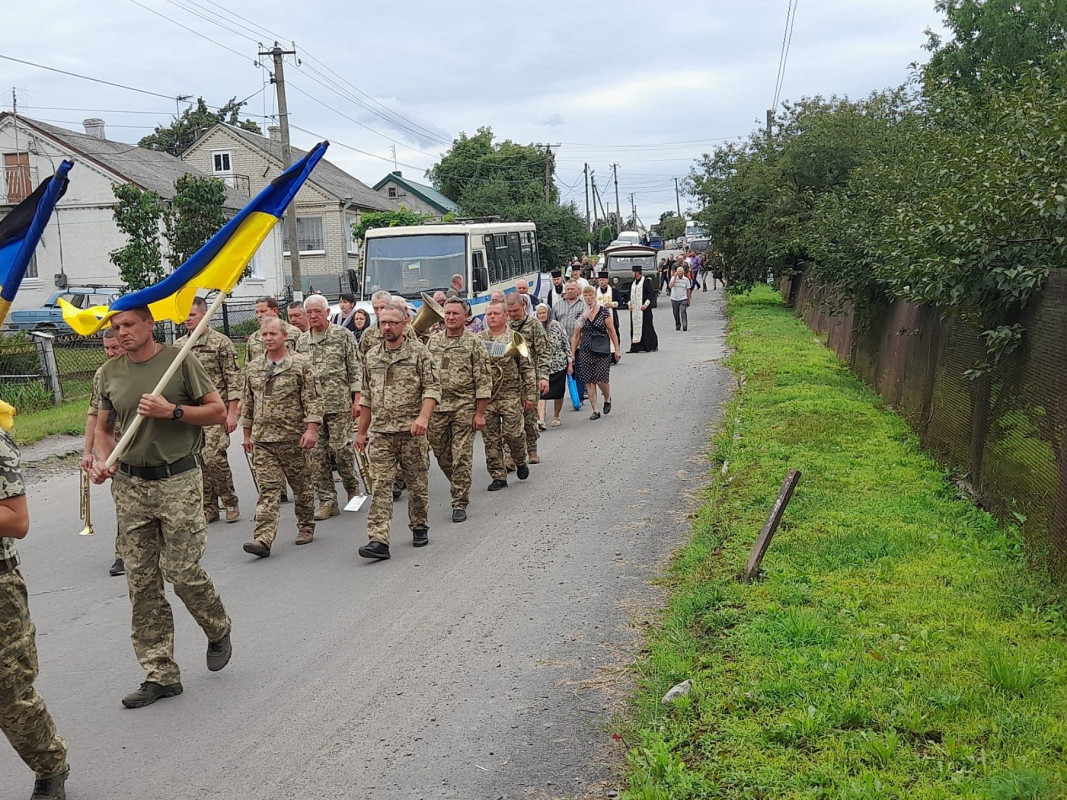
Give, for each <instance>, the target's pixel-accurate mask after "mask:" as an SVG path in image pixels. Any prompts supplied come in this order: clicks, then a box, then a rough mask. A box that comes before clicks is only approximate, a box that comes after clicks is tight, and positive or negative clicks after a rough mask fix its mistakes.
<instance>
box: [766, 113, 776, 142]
mask: <svg viewBox="0 0 1067 800" xmlns="http://www.w3.org/2000/svg"><path fill="white" fill-rule="evenodd" d="M773 138H774V109H773V108H768V109H767V144H770V143H771V140H772V139H773Z"/></svg>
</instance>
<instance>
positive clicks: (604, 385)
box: [568, 286, 622, 419]
mask: <svg viewBox="0 0 1067 800" xmlns="http://www.w3.org/2000/svg"><path fill="white" fill-rule="evenodd" d="M582 300H584V301H585V311H584V312H583V313H582V318H581V319H580V320H578V324H577V325H575V327H574V339H573V341H572V342H571V365H570V366H569V367H568V370H570V371H571V372H572V373H573V371H574V362H575V360H576V359H577V361H578V373H577V374H576V375H575V376H574V379H575V380H576V381H578V382H580V383H584V384H585V389H586V392H587V393H588V395H589V405H590V406H591V407H592V409H593V413H592V415H591V416H590V417H589V419H600V412H599V411H598V410H597V407H596V403H597V389H599V390H600V392H601V393H602V394H603V395H604V413H605V414H610V413H611V384H610V382H609V381H610V379H611V365H612V363H617V362H619V361H621V360H622V350H621V349H620V348H619V335H618V334H617V333H616V332H615V324H614V323H613V322H612V321H611V314H609V313H608V310H607V309H606V308H605V307H603V306H600V305H597V302H596V289H594V288H593V287H592V286H586V287H585V288H584V289H582ZM606 342H610V349H609V347H608V346H607V345H606V344H605V343H606ZM579 350H580V351H581V358H580V359H579V358H578V353H579Z"/></svg>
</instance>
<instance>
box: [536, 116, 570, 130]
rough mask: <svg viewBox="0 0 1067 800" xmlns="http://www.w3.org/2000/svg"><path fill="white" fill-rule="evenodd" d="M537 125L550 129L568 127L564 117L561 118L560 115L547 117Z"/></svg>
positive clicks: (538, 121)
mask: <svg viewBox="0 0 1067 800" xmlns="http://www.w3.org/2000/svg"><path fill="white" fill-rule="evenodd" d="M537 124H538V125H544V126H546V127H549V128H558V127H559V126H560V125H566V124H567V123H566V122H564V120H563V117H561V116H560V115H559V114H552V115H551V116H548V117H545V118H544V119H539V120H537Z"/></svg>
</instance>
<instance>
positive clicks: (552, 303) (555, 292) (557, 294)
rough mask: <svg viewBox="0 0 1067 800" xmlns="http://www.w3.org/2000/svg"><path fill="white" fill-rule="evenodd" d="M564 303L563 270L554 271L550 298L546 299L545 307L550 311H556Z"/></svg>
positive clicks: (549, 292)
mask: <svg viewBox="0 0 1067 800" xmlns="http://www.w3.org/2000/svg"><path fill="white" fill-rule="evenodd" d="M562 302H563V270H559V269H554V270H552V285H551V286H549V287H548V297H546V298H545V305H547V306H548V307H549V309H554V308H556V306H558V305H559V304H560V303H562Z"/></svg>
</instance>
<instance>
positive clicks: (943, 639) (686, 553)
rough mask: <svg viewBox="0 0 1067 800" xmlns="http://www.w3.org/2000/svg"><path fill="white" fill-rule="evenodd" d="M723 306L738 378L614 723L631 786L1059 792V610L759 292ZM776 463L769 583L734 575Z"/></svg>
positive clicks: (1003, 541)
mask: <svg viewBox="0 0 1067 800" xmlns="http://www.w3.org/2000/svg"><path fill="white" fill-rule="evenodd" d="M729 312H730V316H731V329H732V332H731V334H730V344H731V347H732V348H733V355H732V356H731V357H730V359H729V365H730V366H731V368H732V369H733V370H735V371H736V372H737V373H739V374H741V375H743V376H744V377H745V379H746V382H745V384H744V386H743V387H742V389H741V390H740V391H739V392H738V394H737V396H736V397H735V398H734V399H733V400H731V401H730V402H729V403H728V404H727V406H726V409H725V417H724V425H723V428H722V430H721V431H720V432H719V433H718V435H717V437H716V439H715V442H714V446H715V451H714V452H715V455H714V458H713V461H714V464H715V468H714V470H713V473H712V474H713V475H714V483H713V485H712V486H711V487H710V488H709V490H708V495H707V497H706V502H705V504H704V506H703V507H702V508H701V510H700V511H699V513H698V514H697V516H696V518H695V521H694V525H693V537H692V540H691V542H690V543H689V544H688V545H687V546H686V547H685V548H684V549H683V550H681V551H680V552H679V553H678V554H677V555H676V557H675V558H674V560H673V561H672V564H671V568H670V571H669V576H668V578H667V580H668V582H669V584H670V586H671V589H672V599H671V601H670V603H669V606H668V608H667V609H666V610H665V611H664V612H663V614H664V617H663V620H662V625H661V626H659V627H658V628H657V631H656V632H655V633H654V634H653V635H652V637H651V640H650V642H649V651H648V653H647V655H646V656H645V657H644V658H643V660H642V662H641V663H640V666H639V668H638V669H639V675H638V679H639V687H640V688H639V691H638V697H637V699H636V701H635V716H634V717H633V718H631V719H630V720H629V721H628V723H624V727H622V728H621V729H620V732H621V735H622V736H623V738H624V739H625V740H626V741H627V743H628V744H629V745H630V752H629V772H628V785H629V790H628V791H627V792H626V794H625V796H626V797H627V798H630V800H660V799H661V798H662V800H684V799H685V798H717V797H738V798H793V797H805V798H813V797H814V798H817V797H834V798H871V800H874V799H875V798H877V799H878V800H885V798H909V799H910V798H948V797H965V798H972V797H973V798H991V799H992V798H996V799H998V800H1007V799H1008V798H1020V799H1021V798H1042V799H1044V798H1049V799H1050V800H1051V798H1063V797H1067V767H1065V765H1067V760H1065V755H1064V754H1065V747H1067V647H1065V644H1067V621H1065V615H1064V608H1063V605H1062V598H1061V595H1060V594H1059V593H1058V592H1057V590H1056V589H1055V588H1054V587H1053V585H1052V584H1051V583H1050V582H1049V581H1048V580H1046V579H1045V578H1044V577H1043V576H1041V575H1038V574H1035V573H1034V572H1032V571H1030V570H1028V569H1027V567H1026V564H1025V561H1024V559H1023V557H1022V555H1021V543H1020V539H1019V536H1018V532H1017V531H1016V530H1014V529H1011V528H1006V527H1004V526H1002V525H1000V524H999V523H997V522H996V521H995V520H994V519H993V518H992V517H990V516H989V515H987V514H985V513H984V512H981V511H979V510H977V509H976V508H974V507H973V506H972V505H971V504H970V503H967V502H963V501H960V500H958V499H957V492H956V490H955V488H954V487H953V486H952V485H951V483H950V482H949V481H948V480H947V477H946V474H945V473H944V471H943V470H941V469H940V468H939V467H938V466H937V465H936V464H935V463H934V462H933V461H932V460H931V459H930V458H928V457H927V456H926V455H924V454H923V453H922V451H921V449H920V446H919V443H918V440H917V439H916V437H915V436H914V435H913V434H912V433H911V431H910V430H909V429H908V427H907V425H906V424H905V423H904V421H903V420H901V419H900V418H899V417H897V416H896V415H894V414H892V413H890V412H888V411H886V410H885V409H884V408H883V407H882V405H881V403H880V401H879V398H878V397H877V395H875V394H874V393H873V392H872V391H871V390H869V389H868V388H867V387H865V386H864V385H863V384H861V382H860V381H859V380H858V379H856V378H855V377H854V376H853V375H852V373H850V372H849V370H848V369H847V368H846V367H845V366H844V365H843V364H841V363H840V362H839V361H837V360H836V358H835V357H834V356H833V354H832V353H831V352H830V351H829V350H827V349H826V348H824V347H822V346H821V345H820V344H819V343H818V342H817V341H816V340H815V339H814V337H813V336H812V334H811V332H810V331H809V330H808V329H807V328H806V327H805V326H804V325H803V323H802V322H800V321H799V320H797V319H795V318H794V317H793V315H792V313H791V312H790V311H789V310H787V309H786V308H784V307H783V306H782V304H781V301H780V300H779V299H778V298H777V296H776V295H774V294H773V293H772V292H771V291H770V290H757V291H756V292H754V293H753V294H751V295H749V296H740V297H733V298H731V300H730V303H729ZM724 461H728V470H727V471H726V473H725V476H723V475H722V474H721V469H720V467H721V466H722V464H723V462H724ZM791 467H795V468H797V469H800V470H802V471H803V473H804V475H803V479H802V481H801V484H800V486H799V488H798V490H797V492H796V494H795V496H794V498H793V501H792V503H791V504H790V506H789V508H788V511H787V512H786V515H785V520H784V522H783V524H782V527H781V529H780V530H779V532H778V534H777V537H776V538H775V540H774V543H773V544H772V546H771V548H770V551H769V553H768V555H767V558H766V560H765V561H764V564H763V568H764V572H765V578H764V580H762V581H760V582H758V583H755V584H751V585H744V584H741V583H739V582H738V581H737V576H738V574H739V573H740V571H741V569H742V567H743V565H744V563H745V560H746V559H747V557H748V553H749V550H750V548H751V546H752V542H753V540H754V539H755V536H756V534H757V533H758V531H759V529H760V527H761V526H762V524H763V521H764V519H765V517H766V514H767V512H768V510H769V508H770V505H771V503H772V502H773V499H774V497H775V494H776V493H777V491H778V488H779V486H780V484H781V481H782V479H783V478H784V476H785V474H786V472H787V470H788V469H789V468H791ZM687 678H691V679H692V680H693V690H692V693H691V694H690V695H689V696H687V697H683V698H680V699H676V700H673V701H672V702H671V705H669V706H667V707H664V706H662V705H661V704H660V698H661V697H662V696H663V694H664V693H665V692H666V691H667V689H668V688H670V687H671V686H672V685H673V684H675V683H676V682H679V681H682V680H684V679H687Z"/></svg>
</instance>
